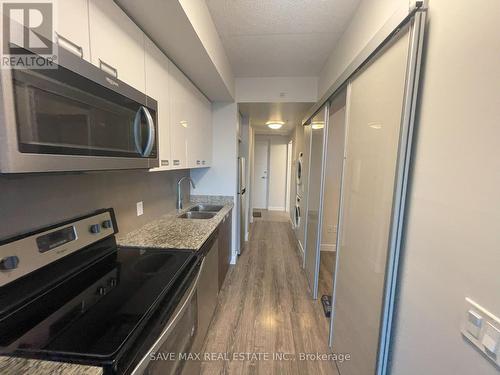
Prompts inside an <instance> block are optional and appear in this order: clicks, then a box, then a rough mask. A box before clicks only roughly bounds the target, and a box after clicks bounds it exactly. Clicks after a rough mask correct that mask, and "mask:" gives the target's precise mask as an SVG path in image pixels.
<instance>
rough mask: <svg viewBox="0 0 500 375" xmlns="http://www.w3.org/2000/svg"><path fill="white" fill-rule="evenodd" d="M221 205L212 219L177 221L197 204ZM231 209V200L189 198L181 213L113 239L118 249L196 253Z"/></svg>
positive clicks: (169, 215)
mask: <svg viewBox="0 0 500 375" xmlns="http://www.w3.org/2000/svg"><path fill="white" fill-rule="evenodd" d="M200 203H205V204H216V205H223V206H224V207H223V208H222V210H220V211H219V212H218V213H217V215H216V216H214V217H213V218H211V219H179V218H178V216H180V215H182V214H183V213H185V212H187V211H189V209H190V208H191V207H193V206H195V205H197V204H200ZM232 208H233V198H232V197H207V196H192V197H191V201H190V202H189V203H188V204H185V206H184V209H183V210H182V211H181V212H177V211H173V212H170V213H168V214H166V215H163V216H162V217H160V218H158V219H156V220H153V221H152V222H150V223H148V224H146V225H144V226H142V227H141V228H138V229H136V230H134V231H132V232H129V233H125V234H120V233H118V235H117V236H116V242H117V243H118V245H120V246H127V247H144V248H153V249H179V250H191V251H197V250H199V249H200V248H201V247H202V246H203V244H204V243H205V241H206V240H207V239H208V238H209V237H210V235H211V234H212V233H213V231H214V230H215V229H216V228H217V227H218V226H219V224H220V223H221V221H222V219H223V218H224V217H225V216H226V215H227V214H228V213H229V212H230V211H231V209H232Z"/></svg>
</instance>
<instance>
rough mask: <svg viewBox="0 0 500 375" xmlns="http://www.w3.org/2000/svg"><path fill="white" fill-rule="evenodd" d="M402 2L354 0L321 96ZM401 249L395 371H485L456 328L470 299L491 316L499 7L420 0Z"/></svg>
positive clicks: (499, 254) (499, 213)
mask: <svg viewBox="0 0 500 375" xmlns="http://www.w3.org/2000/svg"><path fill="white" fill-rule="evenodd" d="M407 5H408V1H407V0H379V1H375V0H363V2H362V3H361V4H360V6H359V9H358V11H357V14H356V16H355V17H354V19H353V22H352V23H351V25H350V27H349V29H348V30H347V31H346V33H345V34H344V36H343V37H342V38H341V40H340V42H339V44H338V48H336V50H335V52H334V54H332V56H330V58H329V60H328V62H327V64H326V65H325V68H324V69H323V71H322V73H321V77H320V81H319V94H320V95H322V94H323V93H324V92H325V90H326V89H327V88H328V87H329V86H330V85H331V84H332V83H333V82H334V81H335V79H336V78H337V77H338V76H339V75H340V74H341V72H342V71H343V69H344V68H345V66H347V64H348V63H349V62H350V61H351V59H352V58H353V57H354V56H355V55H356V53H357V52H358V51H360V50H361V49H362V48H363V47H364V45H365V44H366V42H367V41H368V40H369V39H370V38H371V37H372V36H373V35H374V34H375V33H376V31H377V30H378V29H379V28H380V27H381V26H382V25H383V24H384V23H385V21H386V20H387V19H388V18H389V17H390V15H391V14H393V13H394V12H396V11H397V9H399V8H401V7H405V6H407ZM429 8H430V10H429V16H430V17H429V29H428V35H427V43H426V53H425V55H424V60H425V64H424V69H423V71H424V76H423V78H422V81H423V84H422V91H421V103H420V106H419V110H418V118H417V128H418V131H417V137H416V141H415V148H414V152H415V155H414V160H413V171H412V178H411V181H410V192H409V197H408V198H409V202H408V204H409V210H408V213H407V228H406V238H405V247H404V249H403V252H402V265H401V270H400V275H401V283H400V286H399V288H400V289H399V290H400V294H399V303H398V305H397V315H396V318H397V325H396V332H395V341H394V347H393V356H392V371H391V373H392V374H394V375H421V374H426V375H469V374H481V375H494V374H498V369H497V368H495V367H494V365H493V364H492V363H490V362H489V361H488V360H487V359H486V358H484V357H483V356H482V355H481V354H480V353H479V352H478V351H477V350H475V349H474V348H473V347H472V346H471V345H470V344H469V343H468V342H467V341H465V340H464V339H463V338H462V336H461V334H460V325H461V320H462V317H463V313H464V312H463V308H464V306H465V303H464V298H465V297H466V296H468V297H470V298H472V299H473V300H475V301H476V302H478V303H479V304H480V305H483V306H484V307H485V308H487V309H489V310H490V311H491V312H492V313H493V314H495V315H497V316H499V315H500V298H499V290H500V276H499V269H500V250H499V249H500V231H499V230H498V228H500V209H499V207H500V205H499V198H498V196H499V195H498V192H499V191H500V147H498V145H499V139H500V126H499V124H500V90H499V89H498V88H499V87H500V65H499V64H498V50H499V49H500V34H499V33H498V26H497V24H498V14H500V3H499V2H498V1H496V0H480V1H476V2H474V3H472V4H471V3H467V2H463V1H462V2H456V1H452V0H435V1H433V0H430V2H429Z"/></svg>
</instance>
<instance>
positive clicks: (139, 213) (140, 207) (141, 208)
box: [137, 202, 144, 216]
mask: <svg viewBox="0 0 500 375" xmlns="http://www.w3.org/2000/svg"><path fill="white" fill-rule="evenodd" d="M143 214H144V205H143V203H142V202H137V216H142V215H143Z"/></svg>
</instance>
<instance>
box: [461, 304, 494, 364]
mask: <svg viewBox="0 0 500 375" xmlns="http://www.w3.org/2000/svg"><path fill="white" fill-rule="evenodd" d="M463 316H464V320H463V322H462V328H461V330H462V335H463V336H464V337H465V338H466V339H467V340H468V341H469V342H470V343H471V344H472V345H474V346H475V347H476V348H477V349H479V350H480V351H481V352H483V353H484V357H485V358H488V359H490V360H491V361H492V362H494V363H495V364H496V365H497V366H498V367H499V368H500V318H498V316H495V315H494V314H493V313H492V312H491V311H488V310H487V309H485V308H484V307H483V306H481V305H479V304H478V303H476V302H474V301H473V300H471V299H470V298H466V299H465V310H464V315H463Z"/></svg>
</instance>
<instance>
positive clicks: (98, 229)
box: [90, 224, 101, 234]
mask: <svg viewBox="0 0 500 375" xmlns="http://www.w3.org/2000/svg"><path fill="white" fill-rule="evenodd" d="M100 232H101V226H100V225H99V224H93V225H91V226H90V233H93V234H97V233H100Z"/></svg>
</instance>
